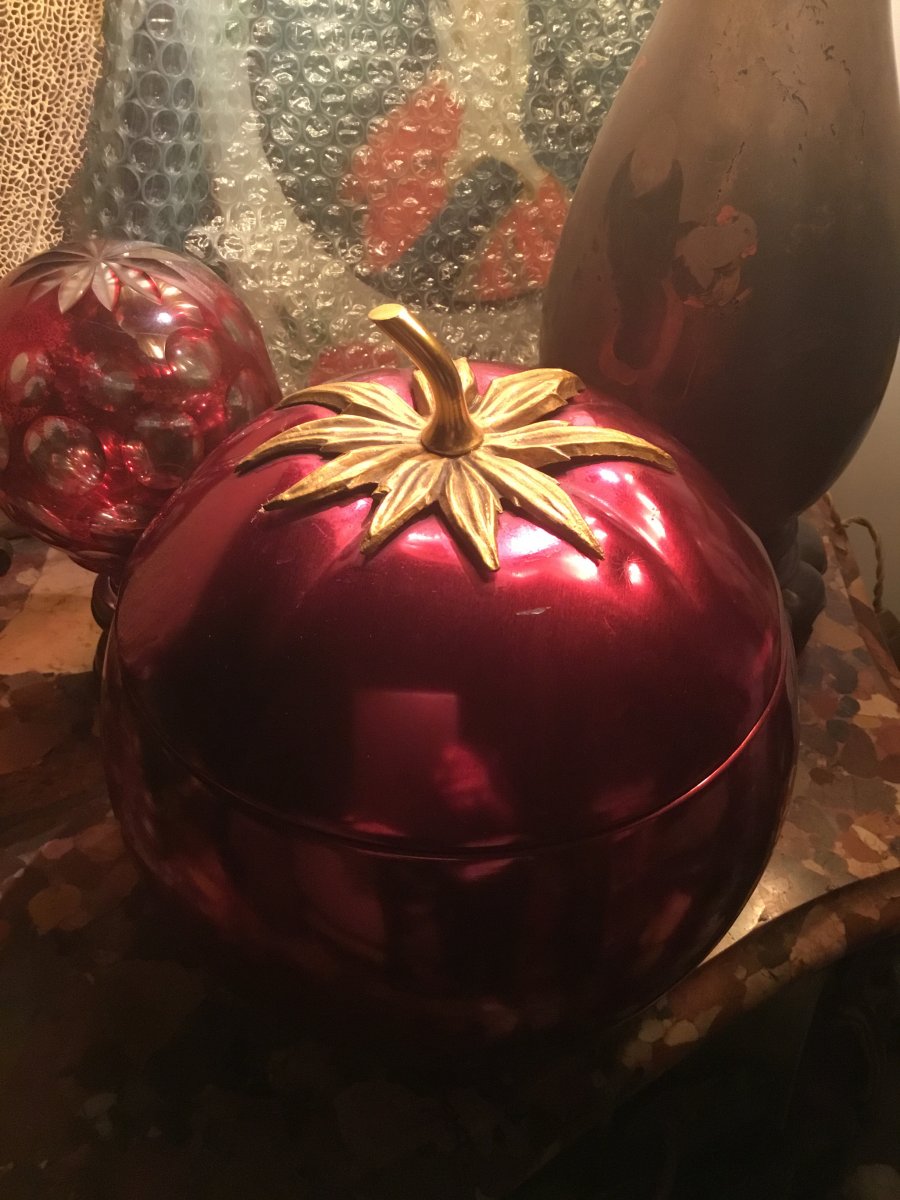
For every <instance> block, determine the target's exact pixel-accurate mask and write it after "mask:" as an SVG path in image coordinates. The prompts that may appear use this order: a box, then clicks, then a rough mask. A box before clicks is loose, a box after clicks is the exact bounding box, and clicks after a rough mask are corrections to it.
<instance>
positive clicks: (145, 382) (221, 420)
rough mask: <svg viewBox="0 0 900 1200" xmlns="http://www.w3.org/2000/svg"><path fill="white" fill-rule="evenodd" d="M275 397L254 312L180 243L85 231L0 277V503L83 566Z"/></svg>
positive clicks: (115, 543) (124, 537) (105, 554)
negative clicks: (106, 237) (116, 238)
mask: <svg viewBox="0 0 900 1200" xmlns="http://www.w3.org/2000/svg"><path fill="white" fill-rule="evenodd" d="M278 398H279V391H278V386H277V383H276V380H275V376H274V373H273V371H272V367H271V364H270V362H269V358H268V355H267V353H266V349H265V345H264V343H263V340H262V336H261V334H260V332H259V329H258V328H257V326H256V324H255V322H254V320H253V318H252V317H251V316H250V314H249V312H248V311H247V309H246V308H245V307H244V305H243V304H242V303H241V302H240V301H239V300H238V299H237V297H236V296H235V295H234V293H233V292H232V291H231V290H230V288H228V287H227V286H226V285H225V284H224V283H223V282H222V281H221V280H220V279H219V278H218V277H217V276H216V275H214V274H213V273H212V272H211V271H210V270H208V269H207V268H206V267H204V266H203V265H202V264H200V263H198V262H196V261H194V260H193V259H191V258H188V257H186V256H185V255H183V254H177V253H175V252H174V251H171V250H166V249H164V248H163V247H161V246H154V245H151V244H149V243H145V242H113V241H102V240H96V239H91V240H89V241H87V242H85V243H83V244H79V245H75V244H73V245H64V246H60V247H59V248H57V249H55V250H50V251H48V252H47V253H46V254H41V255H38V256H37V257H36V258H33V259H30V260H29V261H28V262H27V263H25V264H24V266H22V267H19V268H18V269H16V270H15V271H13V272H12V273H11V274H9V275H7V276H6V278H5V279H4V280H3V281H2V282H0V505H2V507H3V508H5V509H6V511H7V512H8V513H9V515H10V516H11V517H12V518H13V520H15V521H17V522H18V523H19V524H21V525H23V526H24V527H25V528H27V529H30V530H32V531H33V532H34V533H35V534H37V536H39V537H42V538H44V539H45V540H46V541H49V542H52V543H53V544H54V545H57V546H60V547H62V549H64V550H67V551H68V552H69V553H70V554H71V556H72V557H73V558H74V559H75V560H76V561H77V562H80V563H81V564H82V565H83V566H86V567H88V568H90V569H92V570H104V571H106V570H116V569H117V567H118V565H119V564H120V562H121V560H122V559H123V558H124V557H126V556H127V554H128V553H129V551H130V550H131V547H132V546H133V545H134V543H135V541H136V540H137V538H138V537H139V535H140V534H141V532H142V530H143V529H144V527H145V526H146V525H147V523H148V522H149V520H150V519H151V517H153V516H154V515H155V513H156V512H157V511H158V509H159V508H160V507H161V505H162V504H163V502H164V501H165V500H166V499H167V498H168V496H169V495H170V493H171V492H172V491H173V490H174V489H175V488H176V487H178V486H179V485H180V484H181V483H183V482H184V480H185V479H186V478H187V477H188V476H189V475H190V474H191V472H192V471H193V470H194V468H195V467H196V466H197V464H198V463H199V462H200V460H201V459H202V458H203V457H204V455H206V454H207V453H208V452H209V451H210V450H211V449H212V448H213V446H216V445H218V443H219V442H220V441H222V440H223V438H225V437H226V436H227V435H228V434H229V433H231V432H232V431H233V430H235V429H237V428H238V426H240V425H242V424H244V423H245V422H246V421H248V420H250V419H251V418H252V417H255V416H257V415H258V414H259V413H260V412H262V410H263V409H265V408H267V407H269V406H270V405H272V404H273V403H275V402H276V400H277V399H278Z"/></svg>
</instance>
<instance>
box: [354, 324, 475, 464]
mask: <svg viewBox="0 0 900 1200" xmlns="http://www.w3.org/2000/svg"><path fill="white" fill-rule="evenodd" d="M369 319H370V320H371V321H374V322H375V324H376V325H378V326H379V327H380V328H381V329H383V330H384V331H385V333H386V334H387V335H388V337H390V338H391V339H392V340H393V341H395V342H396V343H397V345H398V346H399V347H400V349H401V350H402V351H403V352H404V353H405V354H406V355H407V356H408V357H409V358H411V359H412V361H413V362H414V363H415V364H416V366H417V367H418V368H419V370H420V371H421V372H422V373H423V375H425V377H426V378H427V380H428V382H429V384H430V385H431V390H432V393H433V395H434V411H433V413H432V414H431V420H430V421H429V422H428V424H427V425H426V426H425V429H424V430H423V432H422V437H421V442H422V445H423V446H424V447H425V449H426V450H430V451H431V452H432V453H433V454H443V455H445V456H446V457H448V458H458V457H459V456H460V455H461V454H468V453H469V451H471V450H474V449H475V448H476V447H477V446H480V445H481V443H482V441H483V440H484V434H483V433H482V431H481V429H480V427H479V426H478V425H477V424H476V423H475V421H474V420H473V419H472V414H471V413H470V412H469V406H468V404H467V403H466V397H465V392H464V391H463V384H462V380H461V379H460V377H459V371H457V369H456V364H455V363H454V361H453V359H452V358H451V357H450V355H449V354H448V353H447V351H446V350H445V349H444V347H443V346H442V345H441V344H440V342H439V341H438V340H437V338H436V337H434V335H433V334H431V333H429V332H428V330H427V329H426V328H425V327H424V326H423V325H420V324H419V322H418V321H417V320H416V318H415V317H414V316H413V315H412V313H410V312H408V311H407V309H405V308H404V307H403V306H402V305H401V304H380V305H379V306H378V307H377V308H373V309H372V311H371V312H370V313H369Z"/></svg>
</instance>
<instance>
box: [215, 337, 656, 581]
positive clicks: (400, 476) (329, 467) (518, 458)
mask: <svg viewBox="0 0 900 1200" xmlns="http://www.w3.org/2000/svg"><path fill="white" fill-rule="evenodd" d="M455 365H456V368H457V370H458V371H459V374H460V378H461V379H462V380H463V381H464V384H465V392H466V400H467V402H468V403H469V406H470V412H471V416H472V417H473V418H474V421H475V422H476V424H477V425H478V426H479V427H480V429H481V431H482V433H483V439H482V441H481V442H480V444H479V445H478V446H477V447H476V448H475V449H473V450H471V451H469V452H468V453H465V454H460V455H457V456H455V457H449V456H447V455H443V454H437V453H434V452H432V451H431V450H428V449H426V448H425V446H423V444H422V440H421V439H422V434H423V432H424V430H425V427H426V424H427V423H428V420H429V416H430V413H429V412H428V411H427V409H428V406H429V405H430V404H432V403H433V402H434V398H433V395H432V393H431V389H430V388H429V386H428V381H427V379H425V378H424V377H423V376H422V375H421V373H420V372H417V373H416V379H415V384H414V392H415V395H416V399H417V402H418V403H419V404H420V406H421V407H422V408H424V409H426V411H424V412H418V411H417V410H416V409H414V408H412V407H411V406H410V405H408V404H407V403H405V401H404V400H403V399H402V398H401V397H400V396H398V395H397V394H396V393H395V392H394V391H392V390H391V389H390V388H388V387H385V386H384V385H383V384H379V383H375V382H359V381H348V382H334V383H327V384H323V385H319V386H317V387H310V388H307V389H306V390H305V391H303V392H298V393H295V394H294V395H292V396H289V397H288V398H287V400H285V401H284V402H283V405H282V407H284V406H287V405H293V404H321V405H324V406H325V407H329V408H335V409H338V410H339V412H338V415H336V416H333V417H323V418H321V419H318V420H313V421H307V422H304V423H303V424H301V425H296V426H294V427H293V428H292V429H287V430H285V431H284V432H283V433H280V434H278V435H277V436H276V437H273V438H271V439H270V440H269V441H267V442H265V443H263V445H261V446H260V447H259V448H258V449H257V450H255V451H254V452H253V453H252V454H250V455H248V456H247V458H245V459H244V460H243V461H242V462H241V463H239V464H238V470H247V469H250V468H251V467H255V466H257V465H258V464H260V463H263V462H267V461H268V460H270V459H273V458H277V457H280V456H282V455H286V454H301V453H308V452H310V451H314V452H316V453H320V454H326V455H336V456H337V457H335V458H333V459H331V460H330V461H329V462H326V463H324V464H323V465H322V466H320V467H318V468H317V469H316V470H314V471H312V472H311V473H310V474H309V475H307V476H306V477H305V478H303V479H301V480H300V481H299V482H297V483H295V484H294V485H293V486H292V487H289V488H287V489H286V490H285V491H283V492H281V493H279V494H278V495H277V496H274V497H273V498H272V499H271V500H269V501H268V502H267V503H266V504H265V505H264V507H265V508H267V509H271V508H281V507H284V506H285V505H312V504H316V503H319V502H321V501H323V500H327V499H329V498H332V497H338V496H344V495H347V494H348V493H350V492H354V491H358V490H360V489H366V490H369V491H372V492H373V493H374V496H375V499H376V501H377V503H376V504H375V506H374V507H373V510H372V513H371V516H370V519H369V524H368V528H367V530H366V535H365V539H364V541H363V543H362V547H361V548H362V550H363V551H364V552H370V551H373V550H375V549H377V548H378V547H379V546H380V545H381V544H382V543H383V542H384V541H386V540H387V539H388V538H389V537H391V535H392V534H394V533H396V532H397V531H398V530H399V529H401V528H402V527H403V526H404V525H406V524H407V522H408V521H410V520H411V519H412V518H413V517H415V516H416V515H417V514H419V513H421V512H423V511H424V510H425V509H427V508H429V507H431V506H432V505H437V507H438V508H439V509H440V511H441V514H442V515H443V517H444V520H445V521H446V522H447V525H448V526H449V528H450V530H451V532H453V533H454V534H455V535H456V536H457V537H458V538H459V539H460V540H461V541H462V542H463V544H464V545H465V546H467V547H468V548H469V549H470V550H471V551H472V553H474V555H475V557H476V559H477V560H478V561H480V562H481V563H483V565H484V566H485V567H487V568H488V569H489V570H491V571H496V570H497V569H498V567H499V565H500V561H499V557H498V551H497V519H498V517H499V515H500V511H501V509H502V507H503V505H504V504H506V505H512V506H514V507H516V508H518V509H520V510H521V511H522V512H523V513H525V514H527V516H528V517H529V518H530V519H531V520H533V521H535V522H536V523H539V524H542V525H546V526H548V527H549V528H550V529H552V530H553V531H554V532H555V533H557V534H559V535H560V536H562V537H565V538H567V539H568V540H569V541H570V542H573V543H574V544H575V545H576V546H577V547H578V548H579V549H580V550H582V551H583V552H584V553H585V554H587V555H590V556H591V557H593V558H602V557H603V552H602V550H601V548H600V544H599V542H598V541H597V539H596V537H595V536H594V534H593V532H592V531H591V529H590V526H589V525H588V524H587V522H586V521H585V520H584V518H583V517H582V515H581V513H580V512H579V511H578V509H577V508H576V506H575V504H574V503H573V501H572V499H571V497H570V496H569V495H568V494H567V493H566V492H565V491H564V490H563V489H562V488H561V487H560V486H559V484H558V483H557V482H556V481H555V480H554V479H553V478H551V476H549V475H547V474H545V473H544V472H543V471H541V470H540V469H539V468H541V467H547V466H552V465H557V464H561V463H565V462H568V461H569V460H571V459H575V458H626V459H633V460H637V461H639V462H644V463H648V464H650V465H651V466H654V467H659V468H661V469H662V470H665V471H674V470H675V464H674V462H673V460H672V458H671V457H670V456H669V455H668V454H666V452H665V451H664V450H661V449H659V448H658V447H657V446H654V445H652V444H651V443H650V442H647V441H645V440H644V439H643V438H639V437H634V436H632V435H631V434H628V433H623V432H622V431H620V430H616V429H606V428H602V427H599V426H593V425H570V424H569V423H568V422H566V421H559V420H550V421H548V420H544V419H542V418H546V417H547V416H548V415H549V414H550V413H552V412H555V411H558V410H559V409H560V408H562V407H563V406H564V405H565V404H566V403H567V402H568V401H569V400H570V399H571V398H572V397H573V396H574V395H575V394H576V393H578V392H579V391H581V390H582V389H583V387H584V385H583V384H582V383H581V381H580V380H579V379H578V377H577V376H575V375H573V374H571V373H570V372H569V371H562V370H558V369H555V368H538V369H536V370H530V371H520V372H518V373H516V374H514V375H504V376H499V377H497V378H495V379H493V380H492V381H491V383H490V384H489V386H488V388H487V389H486V391H485V392H484V394H483V395H478V394H477V391H476V389H475V386H474V379H473V377H472V372H471V369H470V367H469V364H468V363H467V362H466V361H465V360H458V361H457V362H456V364H455Z"/></svg>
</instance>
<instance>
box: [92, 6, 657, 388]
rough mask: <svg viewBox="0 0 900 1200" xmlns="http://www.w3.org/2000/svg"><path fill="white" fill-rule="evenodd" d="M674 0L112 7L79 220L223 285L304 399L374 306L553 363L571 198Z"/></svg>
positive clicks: (362, 361) (453, 340) (359, 353)
mask: <svg viewBox="0 0 900 1200" xmlns="http://www.w3.org/2000/svg"><path fill="white" fill-rule="evenodd" d="M658 4H659V0H653V2H652V3H637V2H636V0H535V2H534V3H527V2H526V0H481V2H480V3H476V2H475V0H112V7H111V8H110V9H109V12H108V17H107V65H106V70H105V72H104V75H105V78H104V82H103V85H102V87H101V88H100V90H99V93H98V98H97V103H96V111H95V115H94V121H93V127H92V132H91V137H90V144H89V152H88V160H87V163H86V165H85V170H84V174H83V178H82V181H81V190H82V197H83V202H84V203H83V205H82V215H81V217H80V225H79V227H77V228H76V229H75V230H74V232H77V233H84V232H87V231H88V230H89V229H90V230H93V231H98V232H106V233H120V234H125V235H126V236H134V237H141V238H149V239H152V240H155V241H161V242H164V243H166V244H169V245H173V246H179V245H186V246H187V247H188V248H189V249H190V250H191V251H193V252H194V253H195V254H198V255H199V256H200V257H201V258H203V259H204V260H205V261H206V262H208V263H210V264H211V265H214V266H217V267H219V268H220V269H221V268H222V267H224V268H225V270H226V272H227V275H228V277H229V279H230V280H231V282H232V283H233V284H234V285H235V286H236V287H237V288H238V290H239V291H240V292H241V294H242V295H243V297H244V299H245V300H246V301H247V302H248V304H249V305H250V307H251V308H252V309H253V311H254V312H255V314H256V316H257V317H258V318H259V320H260V321H261V323H262V324H263V327H264V329H265V332H266V335H267V339H268V342H269V345H270V349H271V352H272V355H273V359H274V361H275V363H276V367H277V369H278V371H279V374H280V377H281V379H282V382H283V384H284V385H285V386H287V387H290V386H301V385H303V384H304V383H306V382H309V381H310V380H312V381H315V380H317V379H322V378H326V377H328V376H333V375H335V374H338V373H344V372H347V371H352V370H359V369H361V368H363V367H365V366H368V365H372V364H374V363H376V362H385V361H392V356H393V353H394V352H393V351H391V350H390V349H389V348H388V347H387V346H385V345H383V344H382V343H380V342H379V340H378V338H377V335H375V334H374V332H373V330H372V329H371V328H369V326H368V323H367V321H366V312H367V311H368V309H369V308H371V307H372V305H373V304H375V303H378V302H380V301H383V300H385V299H395V300H399V301H402V302H404V303H407V304H409V305H410V306H412V307H413V308H415V309H416V310H417V311H418V312H419V313H421V314H422V315H423V316H424V317H425V319H426V320H427V322H428V323H429V324H430V326H431V327H432V328H433V329H434V331H435V332H436V333H437V334H438V335H440V336H441V337H443V338H444V339H445V340H446V341H447V343H448V344H449V345H450V347H451V348H452V349H453V350H454V351H455V352H457V353H468V354H472V355H476V356H479V357H502V358H505V359H508V360H511V361H517V362H526V361H528V360H530V359H532V358H533V357H534V354H535V351H536V342H537V328H538V320H539V309H540V291H541V288H542V286H543V284H544V282H545V281H546V278H547V274H548V272H549V268H550V262H551V260H552V256H553V253H554V250H555V248H556V244H557V240H558V236H559V232H560V229H561V226H562V222H563V220H564V218H565V214H566V211H567V207H568V203H569V198H570V195H571V192H572V190H573V189H574V186H575V183H576V182H577V179H578V177H579V174H580V172H581V170H582V168H583V166H584V163H585V161H586V159H587V155H588V153H589V151H590V148H591V145H592V143H593V140H594V137H595V136H596V133H597V130H598V129H599V127H600V124H601V122H602V120H603V117H604V115H605V113H606V112H607V111H608V109H609V105H610V103H611V101H612V99H613V97H614V95H615V93H616V91H617V90H618V87H619V85H620V83H621V81H622V79H623V78H624V76H625V74H626V72H627V70H628V67H629V65H630V64H631V62H632V61H633V60H634V57H635V55H636V54H637V51H638V49H639V47H640V44H641V41H642V39H643V37H644V35H645V34H646V32H647V30H648V28H649V26H650V23H651V21H652V19H653V15H654V13H655V10H656V8H657V7H658Z"/></svg>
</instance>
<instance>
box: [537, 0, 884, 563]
mask: <svg viewBox="0 0 900 1200" xmlns="http://www.w3.org/2000/svg"><path fill="white" fill-rule="evenodd" d="M898 334H900V107H898V97H897V76H896V70H895V65H894V58H893V49H892V39H891V15H890V4H889V0H865V3H861V4H860V3H856V4H851V3H847V2H841V0H831V3H826V2H825V0H818V2H816V0H809V2H803V3H801V0H756V2H753V3H750V2H749V0H667V2H666V3H665V4H664V5H663V6H662V9H661V10H660V12H659V15H658V16H657V19H656V21H655V23H654V25H653V28H652V29H651V31H650V33H649V35H648V38H647V41H646V43H645V45H644V49H643V51H642V53H641V55H640V56H639V58H638V59H637V61H636V62H635V64H634V66H633V67H632V70H631V72H630V74H629V76H628V78H627V80H626V81H625V83H624V85H623V87H622V89H621V91H620V93H619V95H618V97H617V98H616V101H615V103H614V105H613V108H612V111H611V113H610V115H609V117H608V118H607V120H606V123H605V124H604V126H603V128H602V130H601V133H600V135H599V137H598V139H597V142H596V144H595V146H594V149H593V151H592V154H591V157H590V159H589V160H588V164H587V167H586V169H585V172H584V174H583V175H582V178H581V182H580V184H579V187H578V190H577V192H576V195H575V198H574V202H573V205H572V208H571V212H570V215H569V218H568V221H567V224H566V227H565V230H564V233H563V237H562V242H561V245H560V248H559V251H558V254H557V256H556V261H555V264H554V268H553V272H552V276H551V279H550V283H549V288H548V290H547V293H546V299H545V306H544V320H543V333H542V361H543V362H544V363H545V364H548V365H555V366H565V367H567V368H569V369H570V370H573V371H576V372H577V373H578V374H579V375H581V376H582V377H583V378H584V379H585V380H586V381H587V382H589V383H590V384H593V385H594V386H597V387H600V388H603V389H605V390H607V391H609V392H612V393H613V394H614V395H616V396H617V397H618V398H620V399H622V400H624V401H626V402H627V403H628V404H630V405H632V406H633V407H634V408H636V409H639V410H640V411H641V412H643V413H645V414H647V415H649V416H651V417H653V418H655V419H656V420H657V421H658V422H659V423H660V424H662V425H663V426H664V427H665V428H667V429H669V430H670V431H671V432H672V433H674V434H675V435H676V436H677V437H678V438H679V439H680V440H682V441H683V442H684V443H685V445H687V446H688V447H689V448H690V449H691V450H692V451H693V452H694V453H695V455H696V456H697V457H698V458H699V459H700V460H701V461H702V462H703V463H704V464H705V465H706V466H707V467H709V468H710V469H711V470H712V471H713V473H714V474H715V475H717V476H718V478H719V479H720V480H721V482H722V483H723V484H724V485H725V487H726V488H727V489H728V491H729V492H730V494H731V497H732V499H733V501H734V503H735V505H736V507H737V509H738V511H739V512H740V513H741V515H742V516H743V517H744V518H745V520H747V521H748V523H749V524H750V525H751V526H752V527H753V528H754V529H755V530H756V532H757V533H758V534H759V535H760V536H761V538H762V539H763V541H764V542H765V543H766V545H767V546H768V548H769V550H770V553H771V554H772V557H773V559H775V561H776V563H780V565H781V566H782V568H783V571H782V575H784V573H785V571H786V572H787V573H788V574H789V573H790V565H789V564H793V565H794V566H796V553H795V552H793V551H792V549H791V546H792V543H793V529H794V528H795V525H796V520H795V518H796V515H797V514H798V513H799V512H800V511H801V510H802V509H803V508H805V507H806V506H807V505H809V504H810V503H812V502H813V501H814V500H816V498H817V497H818V496H819V495H821V493H822V492H823V491H824V490H825V489H826V488H827V487H828V486H829V485H830V484H831V482H832V481H833V480H834V479H835V477H836V476H837V475H838V474H839V473H840V471H841V470H842V469H843V468H844V466H845V465H846V464H847V462H848V461H849V459H850V458H851V456H852V454H853V452H854V451H855V449H856V448H857V446H858V445H859V442H860V440H861V439H862V436H863V434H864V433H865V431H866V429H867V428H868V425H869V423H870V422H871V420H872V418H873V416H874V415H875V411H876V409H877V407H878V404H879V402H880V401H881V398H882V395H883V394H884V390H885V387H886V385H887V381H888V377H889V374H890V371H891V366H892V364H893V361H894V356H895V352H896V348H897V341H898Z"/></svg>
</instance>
